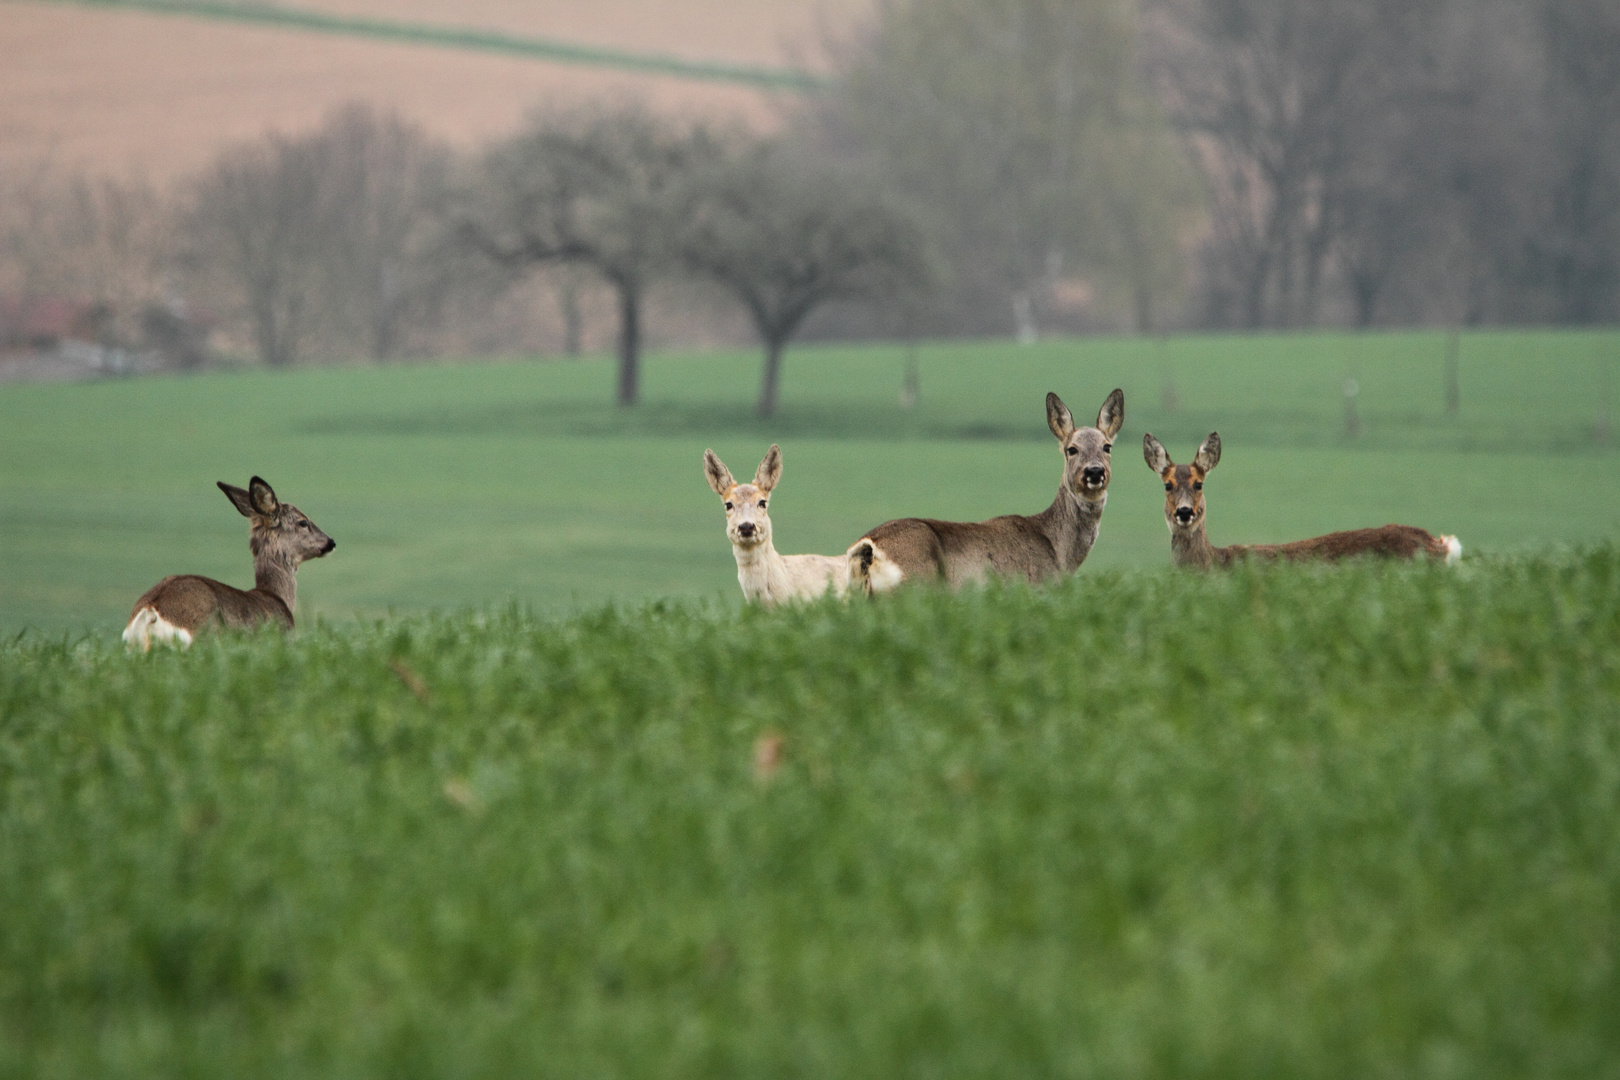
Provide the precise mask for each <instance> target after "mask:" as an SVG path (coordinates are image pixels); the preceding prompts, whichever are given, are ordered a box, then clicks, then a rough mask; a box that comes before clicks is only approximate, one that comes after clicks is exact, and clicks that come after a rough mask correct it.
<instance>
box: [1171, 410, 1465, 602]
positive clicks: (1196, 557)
mask: <svg viewBox="0 0 1620 1080" xmlns="http://www.w3.org/2000/svg"><path fill="white" fill-rule="evenodd" d="M1142 456H1143V458H1144V459H1145V460H1146V461H1147V463H1148V468H1150V469H1152V470H1153V471H1154V472H1156V473H1158V474H1159V479H1160V480H1162V481H1164V520H1165V523H1166V524H1167V525H1169V526H1170V557H1171V560H1172V561H1173V562H1174V563H1175V565H1177V566H1190V567H1194V568H1196V569H1199V570H1207V569H1209V568H1210V567H1212V566H1230V565H1231V564H1232V563H1234V562H1238V561H1241V560H1243V559H1288V560H1306V559H1319V560H1328V561H1331V560H1335V559H1348V558H1352V557H1354V556H1357V555H1370V556H1375V557H1378V558H1384V559H1410V558H1413V557H1415V556H1417V555H1420V554H1423V555H1428V556H1429V557H1430V558H1433V559H1443V560H1445V561H1446V562H1447V563H1454V562H1456V561H1457V559H1458V558H1459V557H1461V555H1462V544H1460V543H1458V541H1457V538H1456V537H1455V536H1435V535H1434V534H1433V533H1431V532H1428V531H1426V530H1424V529H1420V528H1418V527H1417V526H1415V525H1385V526H1383V527H1381V528H1376V529H1350V530H1347V531H1345V532H1335V533H1328V534H1327V535H1326V536H1315V537H1312V538H1311V539H1309V540H1296V541H1294V542H1293V543H1291V544H1233V545H1232V546H1230V547H1212V546H1211V545H1210V542H1209V533H1208V532H1207V531H1206V530H1205V522H1204V478H1205V477H1207V476H1208V475H1209V474H1210V472H1211V471H1212V470H1213V469H1214V468H1215V466H1216V465H1217V464H1219V463H1220V460H1221V437H1220V435H1218V434H1217V433H1215V432H1213V431H1212V432H1210V433H1209V438H1207V439H1205V440H1204V442H1203V445H1202V446H1200V447H1199V448H1198V453H1197V455H1196V456H1195V457H1194V458H1193V461H1192V464H1191V465H1177V464H1176V463H1175V462H1173V461H1171V460H1170V455H1169V454H1167V453H1165V449H1164V447H1163V446H1162V445H1161V444H1160V443H1159V440H1158V439H1155V438H1154V437H1153V436H1152V435H1144V436H1143V437H1142Z"/></svg>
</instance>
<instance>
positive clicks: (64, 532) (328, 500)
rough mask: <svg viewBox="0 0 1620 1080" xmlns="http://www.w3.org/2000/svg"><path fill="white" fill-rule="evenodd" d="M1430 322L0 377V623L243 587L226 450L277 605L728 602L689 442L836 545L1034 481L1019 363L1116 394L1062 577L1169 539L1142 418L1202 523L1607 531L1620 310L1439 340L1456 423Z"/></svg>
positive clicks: (1560, 537)
mask: <svg viewBox="0 0 1620 1080" xmlns="http://www.w3.org/2000/svg"><path fill="white" fill-rule="evenodd" d="M1444 348H1445V343H1444V337H1443V335H1440V334H1436V333H1398V334H1368V335H1359V336H1348V335H1297V336H1271V337H1260V338H1254V337H1236V336H1234V337H1198V338H1168V339H1165V340H1138V339H1118V340H1112V339H1110V340H1086V341H1055V342H1049V343H1042V344H1039V345H1035V346H1030V347H1019V346H1016V345H1010V344H1006V343H951V344H924V345H921V346H919V347H918V348H917V358H918V366H919V369H920V372H921V389H922V394H921V399H920V401H919V403H918V404H917V406H916V407H915V408H914V409H913V410H911V411H909V412H907V411H904V410H902V409H901V408H900V407H899V404H898V391H899V387H900V382H901V371H902V364H903V359H904V352H905V350H904V348H903V347H899V346H895V347H885V346H859V347H815V348H809V347H807V348H801V349H796V350H793V351H792V352H791V353H790V354H789V357H788V360H787V368H786V372H785V383H784V391H783V402H784V404H783V408H782V411H781V414H780V415H779V416H778V417H777V418H776V419H775V420H773V421H770V422H762V421H759V420H757V419H755V418H754V417H753V416H752V415H751V412H750V408H749V403H750V402H751V401H752V400H753V396H754V393H755V390H756V387H757V380H758V358H757V356H756V355H755V354H754V353H752V352H736V353H719V354H705V355H654V356H653V357H651V358H650V359H649V360H648V362H647V365H646V376H645V386H646V391H645V404H644V405H643V406H641V407H640V408H638V409H635V410H630V411H620V410H616V409H614V408H612V407H611V406H610V405H609V404H607V403H608V401H609V397H610V392H611V382H612V370H611V364H610V363H609V362H608V361H606V360H603V359H593V360H583V361H578V362H536V361H506V362H479V363H464V364H444V365H409V366H398V367H348V368H323V369H305V370H294V371H290V372H285V373H279V372H278V373H270V372H264V371H257V370H255V371H233V372H218V373H211V374H204V375H198V376H191V377H167V378H151V379H143V380H138V381H136V380H132V381H106V382H99V383H93V384H82V385H8V386H0V631H3V632H6V633H10V634H15V633H18V632H20V631H22V630H23V629H24V628H32V629H33V630H35V631H37V632H42V633H59V632H61V631H80V630H89V631H91V632H93V633H95V634H111V633H113V632H114V631H116V630H118V629H120V628H121V626H122V623H123V621H124V619H125V618H127V616H128V614H129V608H130V606H131V605H132V603H133V602H134V600H135V598H136V597H137V596H139V595H140V594H141V593H142V592H143V591H144V590H145V589H146V588H147V587H148V586H150V585H151V584H153V583H154V582H155V581H157V579H158V578H160V577H162V576H163V575H165V574H170V573H202V574H208V575H211V576H215V577H218V578H221V579H222V580H225V581H228V582H231V583H232V584H236V585H239V586H243V587H246V586H247V585H249V584H251V580H252V568H251V562H250V559H249V556H248V553H247V544H246V533H247V530H246V527H245V523H244V522H242V521H241V519H240V518H239V517H238V516H237V515H236V513H235V511H234V510H232V508H231V507H230V505H229V503H227V502H226V500H225V498H224V497H223V496H222V495H221V494H220V493H219V492H218V490H217V489H215V487H214V482H215V481H216V480H226V481H230V482H232V483H236V484H242V483H245V482H246V480H247V478H248V477H249V476H250V475H252V474H254V473H258V474H260V475H262V476H264V477H265V478H266V479H268V480H269V481H270V482H271V483H272V484H273V485H274V486H275V488H276V490H277V492H278V493H279V494H280V495H281V496H282V497H283V498H285V499H287V500H288V501H290V502H293V503H295V504H297V505H298V506H299V507H300V508H302V509H303V510H304V511H306V512H307V513H308V514H309V515H310V516H311V517H312V518H314V519H315V521H316V522H317V523H318V524H320V525H321V526H322V528H324V529H325V530H326V531H327V532H328V533H330V534H331V535H332V536H333V537H334V538H335V539H336V540H337V542H338V548H337V550H336V552H334V553H333V555H332V556H331V557H329V558H327V559H325V560H324V561H321V562H318V563H312V564H310V565H308V566H306V567H305V569H304V571H303V572H302V573H301V574H300V575H299V588H300V592H299V601H300V614H301V615H302V616H303V617H305V618H308V617H310V616H319V617H324V618H326V619H349V618H353V617H355V616H361V617H376V616H381V615H386V614H388V613H390V612H392V613H398V614H406V613H415V612H426V611H432V610H440V611H444V610H452V609H456V608H460V607H465V606H481V605H487V604H501V603H505V602H507V601H516V602H518V603H520V604H523V605H526V606H528V607H530V608H532V609H535V610H538V611H566V610H578V609H582V608H588V607H591V606H594V605H596V604H598V603H600V602H602V601H605V600H609V599H614V600H620V601H629V602H639V601H641V600H644V599H648V598H653V597H687V598H699V597H713V598H720V599H723V600H725V601H726V602H735V598H736V595H737V593H738V590H737V587H736V582H735V569H734V566H733V563H732V560H731V554H730V549H729V547H728V545H727V543H726V541H725V538H724V535H723V532H722V515H721V511H720V508H719V505H718V501H717V500H716V499H714V497H713V495H712V494H711V493H710V492H709V490H708V488H707V486H706V485H705V484H704V481H703V476H702V470H701V465H700V459H701V455H702V452H703V449H704V448H705V447H706V446H713V447H714V449H715V450H716V451H717V452H719V453H720V455H721V456H722V457H723V458H724V459H725V460H726V462H727V464H729V465H730V466H731V469H732V471H733V472H734V473H737V474H739V475H742V474H745V473H750V472H751V471H752V469H753V468H754V466H755V464H757V463H758V461H759V459H760V457H761V456H763V454H764V452H765V449H766V448H767V447H768V446H769V445H770V443H771V442H773V441H775V442H779V443H780V444H781V445H782V449H783V453H784V458H785V463H786V467H785V472H784V478H783V482H782V486H781V488H780V489H779V491H778V494H777V496H776V498H775V500H774V501H773V503H772V516H773V520H774V522H775V529H776V539H777V547H778V549H779V550H781V551H783V552H784V553H793V552H798V551H816V552H823V553H833V552H837V551H842V550H843V549H844V548H846V547H847V546H848V545H849V544H850V543H851V542H852V541H853V540H854V539H855V538H856V537H857V536H859V535H860V534H861V533H862V532H863V531H865V530H866V529H868V528H870V527H871V526H873V525H876V524H878V523H879V522H881V521H884V520H886V519H888V518H891V517H900V516H908V515H924V516H930V517H943V518H955V519H980V518H984V517H989V516H993V515H995V514H1002V513H1015V512H1017V513H1032V512H1035V511H1038V510H1040V509H1043V508H1044V507H1045V506H1046V505H1047V504H1048V503H1049V502H1050V500H1051V498H1052V495H1053V493H1054V491H1055V490H1056V486H1057V481H1058V478H1059V476H1060V474H1061V464H1060V461H1059V457H1058V454H1057V451H1056V449H1055V444H1054V442H1053V440H1052V438H1051V436H1050V435H1049V434H1048V433H1047V430H1046V423H1045V418H1044V410H1043V406H1042V401H1043V398H1044V395H1045V393H1046V392H1047V391H1048V390H1055V391H1056V392H1057V393H1058V394H1060V395H1061V396H1062V397H1063V398H1064V400H1065V401H1066V402H1067V403H1068V404H1069V406H1070V407H1071V408H1072V409H1073V410H1074V412H1075V414H1076V416H1077V417H1082V416H1084V417H1093V416H1095V413H1096V409H1097V408H1098V406H1099V405H1100V404H1101V403H1102V400H1103V397H1104V396H1105V395H1106V394H1107V393H1108V391H1109V390H1111V389H1112V388H1113V387H1115V386H1121V387H1123V388H1124V389H1125V393H1126V420H1125V428H1124V430H1123V432H1122V433H1121V434H1120V436H1119V439H1118V447H1117V449H1116V451H1115V455H1114V457H1115V463H1114V481H1113V484H1112V488H1111V493H1110V499H1109V506H1108V511H1107V515H1106V517H1105V518H1104V521H1103V530H1102V535H1101V538H1100V539H1099V540H1098V543H1097V546H1096V548H1095V549H1094V550H1093V552H1092V554H1091V557H1090V559H1089V560H1088V562H1087V563H1086V566H1085V567H1084V568H1083V569H1082V571H1081V574H1082V576H1084V575H1085V574H1087V573H1090V572H1093V571H1096V570H1101V569H1110V568H1112V569H1122V568H1148V567H1155V566H1162V565H1164V564H1165V563H1166V562H1167V561H1168V558H1169V554H1168V541H1167V539H1166V534H1165V529H1164V524H1163V519H1162V516H1161V512H1160V492H1159V490H1158V488H1157V487H1156V485H1155V482H1154V480H1153V478H1152V476H1151V475H1150V474H1149V472H1148V470H1147V468H1146V466H1144V465H1143V464H1142V463H1141V455H1140V450H1139V445H1140V441H1141V437H1142V433H1143V431H1145V430H1146V431H1152V432H1153V433H1154V434H1155V435H1157V436H1158V437H1159V438H1160V439H1162V440H1163V441H1164V443H1165V445H1166V446H1167V447H1168V448H1169V449H1170V452H1171V454H1172V455H1173V456H1175V457H1176V458H1178V459H1180V460H1185V459H1186V458H1187V457H1190V456H1191V454H1192V452H1193V450H1194V448H1195V447H1196V446H1197V444H1198V441H1199V440H1200V439H1202V438H1203V436H1204V435H1205V434H1207V433H1208V432H1209V431H1211V430H1219V431H1220V433H1221V436H1222V439H1223V440H1224V443H1225V456H1224V457H1223V459H1222V462H1221V466H1220V471H1219V472H1218V473H1217V474H1216V475H1215V477H1214V479H1213V480H1212V481H1211V483H1210V487H1209V503H1210V531H1211V537H1212V539H1213V540H1214V542H1215V543H1234V542H1240V541H1266V540H1288V539H1297V538H1300V537H1303V536H1307V535H1314V534H1317V533H1321V532H1325V531H1330V530H1333V529H1339V528H1350V527H1357V526H1362V525H1371V524H1382V523H1385V522H1388V521H1400V522H1407V523H1411V524H1415V525H1421V526H1424V527H1426V528H1429V529H1431V530H1433V531H1436V532H1451V533H1456V534H1457V535H1459V536H1460V537H1461V538H1462V540H1463V543H1464V545H1465V548H1466V550H1467V551H1468V552H1469V553H1474V552H1497V553H1504V552H1510V551H1526V550H1538V549H1543V548H1545V547H1547V545H1549V544H1557V543H1571V542H1590V541H1597V540H1601V539H1603V538H1607V537H1611V536H1614V535H1615V534H1616V532H1617V531H1620V474H1617V472H1616V470H1615V469H1614V468H1613V463H1614V461H1615V458H1614V453H1613V451H1612V450H1611V449H1607V448H1606V447H1604V446H1601V445H1599V444H1598V440H1597V439H1596V438H1595V435H1596V432H1595V426H1596V424H1597V418H1598V416H1599V414H1600V413H1603V412H1605V411H1606V410H1607V409H1608V408H1610V407H1611V406H1612V404H1613V400H1612V399H1613V396H1614V395H1613V389H1612V387H1611V386H1610V381H1609V380H1610V375H1609V372H1608V366H1609V365H1610V364H1611V363H1612V362H1613V361H1612V359H1611V358H1612V357H1614V356H1615V355H1616V354H1617V353H1620V333H1615V332H1605V333H1573V332H1569V333H1566V332H1537V333H1495V332H1493V333H1478V334H1468V335H1465V336H1464V337H1463V339H1462V343H1461V351H1460V363H1459V372H1460V387H1461V409H1460V411H1459V413H1458V415H1457V416H1455V417H1448V416H1447V415H1446V412H1445V409H1444V392H1443V375H1442V362H1443V356H1444ZM1350 378H1353V379H1355V380H1356V382H1357V384H1358V385H1359V387H1360V393H1359V394H1358V396H1357V398H1356V408H1357V414H1358V419H1359V422H1360V433H1359V435H1358V436H1356V437H1354V438H1352V437H1350V436H1349V435H1348V434H1347V433H1346V424H1345V409H1344V397H1343V392H1342V388H1343V386H1344V383H1345V380H1346V379H1350ZM1167 384H1169V385H1172V386H1173V387H1174V391H1175V398H1176V401H1174V402H1166V400H1165V393H1164V388H1165V386H1166V385H1167ZM1167 404H1168V405H1173V406H1175V407H1173V408H1167Z"/></svg>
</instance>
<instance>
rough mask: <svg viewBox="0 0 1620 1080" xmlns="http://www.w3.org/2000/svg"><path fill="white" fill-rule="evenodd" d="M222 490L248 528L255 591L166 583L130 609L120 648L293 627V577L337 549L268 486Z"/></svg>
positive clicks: (203, 581) (210, 582)
mask: <svg viewBox="0 0 1620 1080" xmlns="http://www.w3.org/2000/svg"><path fill="white" fill-rule="evenodd" d="M219 490H221V491H223V492H224V493H225V496H226V497H227V498H228V499H230V500H231V504H232V505H233V506H235V507H236V508H237V510H239V511H241V513H242V516H243V517H245V518H247V519H248V520H249V521H250V522H251V523H252V524H251V526H250V527H249V530H248V549H249V550H250V551H252V552H253V581H254V585H253V588H251V589H249V590H247V591H246V592H243V591H242V590H241V589H233V588H231V586H229V585H226V584H225V583H224V582H222V581H215V580H214V579H213V578H205V577H198V576H197V575H195V574H182V575H180V576H178V577H166V578H164V579H163V580H162V581H160V582H158V583H157V584H156V585H154V586H152V588H150V589H149V590H147V592H146V595H145V596H142V597H141V598H140V599H139V600H137V601H135V610H134V611H133V612H131V613H130V616H129V625H128V626H126V627H125V628H124V644H126V645H128V646H129V647H130V648H138V649H140V650H142V651H143V652H144V651H145V650H147V649H149V648H151V647H152V642H153V641H159V642H179V643H180V645H182V646H187V645H190V644H191V639H192V638H193V637H195V636H196V635H197V634H198V633H199V632H200V631H201V630H203V629H204V628H205V627H208V626H211V625H219V626H228V627H233V628H236V629H246V628H248V627H254V626H258V625H260V624H262V623H279V624H280V625H282V626H284V627H286V628H287V629H289V630H290V629H292V625H293V605H294V603H295V602H296V599H297V594H298V583H297V579H296V578H295V577H294V575H295V574H296V573H297V572H298V564H299V563H301V562H303V561H304V560H305V559H318V558H320V557H321V556H322V555H325V554H326V553H327V552H329V551H331V550H332V549H333V548H335V547H337V543H336V541H334V540H333V539H332V538H331V537H330V536H327V535H326V534H325V533H323V532H321V530H320V529H317V528H316V527H315V523H314V522H313V521H311V520H309V518H307V517H305V516H304V515H303V513H302V512H300V511H299V509H298V507H296V506H293V505H292V504H291V503H284V502H281V501H280V500H279V499H277V498H276V493H275V492H274V491H272V490H271V489H270V485H269V484H267V483H265V482H264V481H263V480H261V479H259V478H258V477H257V476H255V477H254V478H253V479H252V480H251V481H249V482H248V489H247V490H246V491H243V490H242V489H241V488H239V487H232V486H231V485H230V484H226V483H221V484H220V485H219Z"/></svg>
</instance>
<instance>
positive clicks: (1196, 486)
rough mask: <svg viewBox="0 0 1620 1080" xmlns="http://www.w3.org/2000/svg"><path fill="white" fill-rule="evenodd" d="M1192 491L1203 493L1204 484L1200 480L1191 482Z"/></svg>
mask: <svg viewBox="0 0 1620 1080" xmlns="http://www.w3.org/2000/svg"><path fill="white" fill-rule="evenodd" d="M1193 490H1194V491H1203V490H1204V482H1203V481H1202V480H1194V481H1193Z"/></svg>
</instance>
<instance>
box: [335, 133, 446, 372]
mask: <svg viewBox="0 0 1620 1080" xmlns="http://www.w3.org/2000/svg"><path fill="white" fill-rule="evenodd" d="M313 138H314V143H315V150H316V153H317V155H318V156H319V157H320V158H321V159H322V161H323V164H324V169H325V172H326V176H325V177H324V178H323V182H324V183H325V184H326V185H328V187H329V193H328V195H327V198H326V202H325V205H326V206H327V207H328V208H329V210H330V220H328V221H326V222H325V223H324V231H325V233H326V236H327V239H328V240H329V241H330V243H329V244H328V245H327V246H326V249H325V258H324V259H323V262H324V264H325V266H324V272H323V277H324V278H325V281H326V286H327V288H326V291H325V292H324V294H323V295H324V299H325V301H326V303H327V306H328V307H329V308H330V309H331V310H330V315H329V318H328V319H327V322H328V323H329V324H330V325H332V327H333V330H334V331H335V332H336V333H337V334H338V335H340V336H341V339H343V340H344V342H345V343H347V342H348V341H353V342H354V344H355V345H356V346H357V347H359V348H360V349H362V350H364V351H365V353H366V354H368V355H369V356H371V357H372V358H373V359H376V360H387V359H390V358H391V357H393V356H395V355H397V354H398V353H399V352H400V351H401V349H403V348H405V347H406V344H407V340H408V337H409V335H410V333H411V331H412V330H413V329H415V328H418V327H420V326H423V325H425V324H427V323H430V322H431V321H432V318H433V315H434V313H435V311H436V307H437V301H438V299H439V297H440V294H442V293H443V291H444V290H445V289H447V288H448V287H449V285H450V282H449V280H448V277H447V275H446V274H445V273H444V269H445V261H444V254H445V253H444V252H442V251H440V250H438V249H437V248H436V247H435V242H436V240H437V238H438V233H437V232H436V230H435V227H434V226H435V220H436V216H437V214H438V213H439V211H440V209H441V207H442V204H443V202H444V199H445V198H446V196H447V192H448V189H449V183H450V178H451V167H452V159H451V154H450V151H449V150H448V149H446V148H445V147H443V146H440V145H439V144H437V143H435V142H433V141H432V140H430V139H429V138H428V137H427V135H426V134H425V133H424V132H423V131H422V130H421V129H420V128H418V127H417V126H416V125H413V124H409V123H406V122H405V121H404V120H403V119H401V118H400V117H399V116H398V115H395V114H386V113H379V112H377V111H376V110H374V109H371V108H369V107H367V106H363V105H350V106H348V107H346V108H343V109H341V110H339V111H338V112H337V113H335V114H333V115H332V116H331V117H330V118H329V119H328V120H327V121H326V123H325V124H323V125H322V127H321V128H320V129H319V130H318V131H317V132H315V134H314V136H313Z"/></svg>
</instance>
